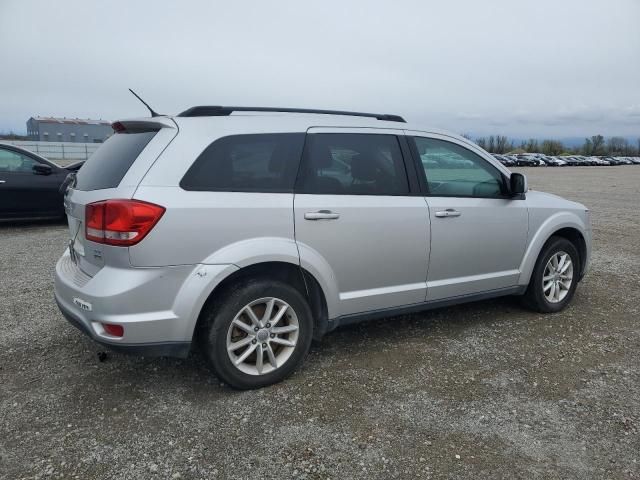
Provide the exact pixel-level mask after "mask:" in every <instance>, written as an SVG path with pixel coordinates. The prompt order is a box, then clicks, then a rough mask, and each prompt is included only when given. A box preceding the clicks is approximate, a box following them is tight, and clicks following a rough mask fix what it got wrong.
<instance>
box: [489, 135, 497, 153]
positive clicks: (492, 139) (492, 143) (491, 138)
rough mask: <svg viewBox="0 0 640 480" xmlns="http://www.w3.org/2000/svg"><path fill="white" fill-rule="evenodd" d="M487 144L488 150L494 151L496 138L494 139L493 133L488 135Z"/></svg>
mask: <svg viewBox="0 0 640 480" xmlns="http://www.w3.org/2000/svg"><path fill="white" fill-rule="evenodd" d="M488 146H489V151H490V152H491V153H495V151H496V139H495V137H494V136H493V135H490V136H489V145H488Z"/></svg>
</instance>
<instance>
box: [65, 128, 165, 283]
mask: <svg viewBox="0 0 640 480" xmlns="http://www.w3.org/2000/svg"><path fill="white" fill-rule="evenodd" d="M114 130H115V133H114V134H113V135H112V136H111V137H109V139H107V141H106V142H105V143H104V144H103V145H101V146H100V148H98V150H96V152H95V153H94V154H93V155H92V156H91V157H90V158H89V159H88V160H87V161H86V162H85V163H84V165H83V166H82V168H81V169H80V170H79V171H78V173H77V174H76V176H75V179H73V180H72V181H71V183H70V185H69V187H68V188H67V190H66V193H65V196H64V205H65V211H66V213H67V219H68V223H69V249H70V251H71V257H72V260H74V262H75V263H76V264H77V265H78V267H79V268H80V269H81V270H82V271H83V272H84V273H85V274H87V275H90V276H93V275H95V274H96V273H97V272H98V271H99V270H100V269H101V268H102V267H103V266H104V265H113V266H122V267H126V266H129V254H128V248H124V247H120V246H109V245H104V244H102V243H96V242H93V241H90V240H87V237H86V225H85V210H86V206H87V205H88V204H90V203H94V202H99V201H103V200H110V199H130V198H132V197H133V194H134V193H135V190H136V188H137V186H138V184H139V183H140V180H142V178H143V177H144V175H145V174H146V172H147V171H148V170H149V168H150V167H151V166H152V165H153V163H154V162H155V161H156V159H157V158H158V157H159V156H160V154H161V153H162V151H163V150H164V149H165V148H166V147H167V145H168V144H169V143H170V142H171V140H173V138H174V137H175V136H176V135H177V133H178V130H177V125H176V124H175V122H173V120H171V119H169V118H158V119H153V120H151V121H150V120H132V121H121V122H116V123H114Z"/></svg>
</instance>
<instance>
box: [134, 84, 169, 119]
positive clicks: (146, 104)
mask: <svg viewBox="0 0 640 480" xmlns="http://www.w3.org/2000/svg"><path fill="white" fill-rule="evenodd" d="M129 91H130V92H131V93H133V94H134V95H135V97H136V98H137V99H138V100H140V101H141V102H142V104H143V105H144V106H145V107H147V108H148V109H149V111H150V112H151V116H152V117H161V116H162V115H160V114H159V113H158V112H156V111H154V110H153V108H151V107H150V106H149V104H148V103H147V102H145V101H144V100H143V99H141V98H140V95H138V94H137V93H136V92H134V91H133V90H131V89H129Z"/></svg>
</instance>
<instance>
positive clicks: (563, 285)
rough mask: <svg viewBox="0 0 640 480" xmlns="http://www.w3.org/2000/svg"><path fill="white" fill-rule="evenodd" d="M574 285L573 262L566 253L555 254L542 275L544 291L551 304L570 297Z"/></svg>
mask: <svg viewBox="0 0 640 480" xmlns="http://www.w3.org/2000/svg"><path fill="white" fill-rule="evenodd" d="M572 283H573V262H572V261H571V256H570V255H569V254H568V253H567V252H564V251H559V252H556V253H554V254H553V255H552V256H551V258H550V259H549V261H548V262H547V265H546V266H545V267H544V274H543V275H542V291H543V293H544V296H545V298H546V299H547V301H548V302H549V303H560V302H561V301H562V300H564V298H565V297H566V296H567V295H568V293H569V290H570V289H571V284H572Z"/></svg>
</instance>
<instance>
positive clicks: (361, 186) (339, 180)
mask: <svg viewBox="0 0 640 480" xmlns="http://www.w3.org/2000/svg"><path fill="white" fill-rule="evenodd" d="M307 145H308V146H307V148H306V150H305V159H304V162H303V164H304V167H303V171H302V176H301V179H300V188H299V190H300V191H301V192H303V193H316V194H338V195H407V194H408V193H409V186H408V183H407V174H406V171H405V168H404V162H403V159H402V153H401V151H400V146H399V145H398V139H397V138H396V137H395V136H394V135H370V134H353V133H317V134H311V135H309V136H308V138H307Z"/></svg>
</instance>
